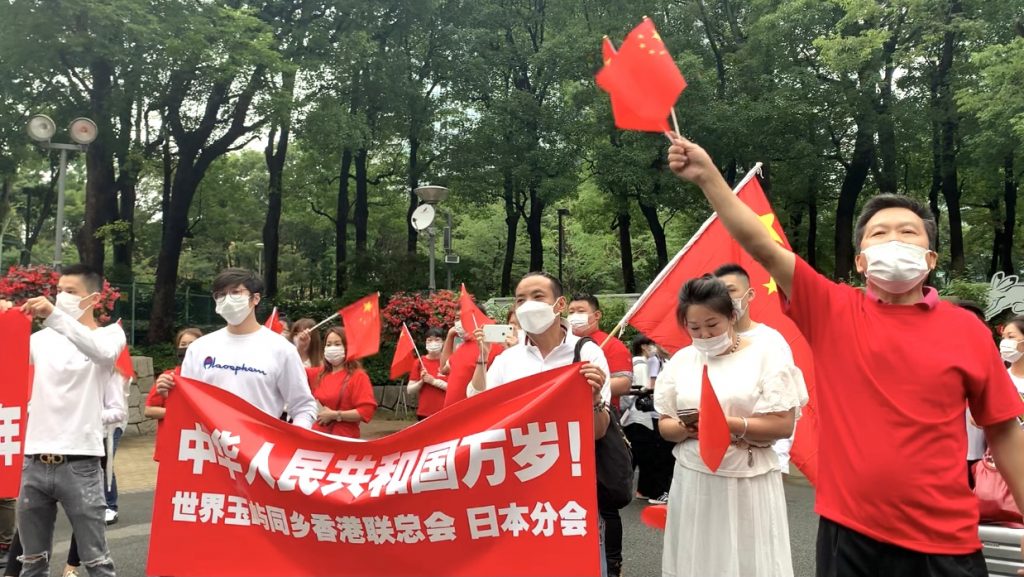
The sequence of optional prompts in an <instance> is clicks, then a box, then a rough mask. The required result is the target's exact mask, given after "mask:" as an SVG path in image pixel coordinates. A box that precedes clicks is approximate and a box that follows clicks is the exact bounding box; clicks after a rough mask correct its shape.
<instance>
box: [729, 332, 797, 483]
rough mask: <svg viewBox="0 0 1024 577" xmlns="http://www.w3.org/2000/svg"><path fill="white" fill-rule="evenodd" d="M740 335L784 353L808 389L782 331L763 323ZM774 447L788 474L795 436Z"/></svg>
mask: <svg viewBox="0 0 1024 577" xmlns="http://www.w3.org/2000/svg"><path fill="white" fill-rule="evenodd" d="M740 336H742V337H744V338H746V339H748V340H751V341H753V340H757V341H760V342H761V343H763V344H764V345H766V346H768V347H770V348H772V349H774V350H776V351H778V353H779V354H780V355H782V357H783V358H784V359H786V361H787V362H788V363H790V364H792V365H794V369H795V370H796V371H797V373H798V374H799V375H800V382H801V387H802V388H803V390H807V385H806V383H804V382H803V378H804V377H803V371H801V370H800V367H797V366H795V363H794V362H793V349H791V348H790V346H789V341H787V340H786V337H784V336H782V333H780V332H779V331H777V330H775V329H773V328H772V327H770V326H768V325H766V324H764V323H761V324H758V325H757V326H755V327H753V328H752V329H750V330H747V331H743V332H742V333H740ZM793 435H796V430H795V429H794V430H793ZM772 448H773V449H775V454H776V455H778V456H779V468H780V469H781V470H782V472H783V473H785V474H787V475H788V474H789V450H790V449H791V448H793V436H792V435H791V436H790V437H789V438H788V439H779V440H778V441H775V444H773V445H772Z"/></svg>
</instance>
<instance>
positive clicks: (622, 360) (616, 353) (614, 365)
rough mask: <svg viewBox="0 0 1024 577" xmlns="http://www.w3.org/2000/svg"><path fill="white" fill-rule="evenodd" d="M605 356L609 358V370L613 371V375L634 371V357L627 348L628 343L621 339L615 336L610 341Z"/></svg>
mask: <svg viewBox="0 0 1024 577" xmlns="http://www.w3.org/2000/svg"><path fill="white" fill-rule="evenodd" d="M598 344H601V343H598ZM604 356H605V359H607V360H608V370H609V371H611V374H612V375H614V374H616V373H632V372H633V357H632V355H630V354H629V349H627V348H626V345H625V344H623V343H622V341H620V340H619V339H616V338H613V339H612V340H610V341H608V345H607V347H606V349H605V351H604ZM609 376H610V375H609Z"/></svg>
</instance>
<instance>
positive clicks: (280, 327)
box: [263, 307, 284, 334]
mask: <svg viewBox="0 0 1024 577" xmlns="http://www.w3.org/2000/svg"><path fill="white" fill-rule="evenodd" d="M263 326H265V327H267V328H268V329H270V330H272V331H274V332H275V333H277V334H281V333H283V332H284V324H282V323H281V319H280V317H278V314H277V307H274V310H273V312H271V313H270V316H269V317H267V320H266V322H264V323H263Z"/></svg>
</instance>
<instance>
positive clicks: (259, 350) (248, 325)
mask: <svg viewBox="0 0 1024 577" xmlns="http://www.w3.org/2000/svg"><path fill="white" fill-rule="evenodd" d="M262 292H263V280H262V279H261V278H260V277H259V276H257V275H256V273H254V272H252V271H250V270H246V269H239V268H229V269H225V270H224V271H222V272H221V273H220V274H219V275H217V278H215V279H214V281H213V300H214V301H215V302H216V303H217V308H216V310H217V314H219V315H220V316H221V317H223V318H224V320H225V321H227V326H226V327H224V328H223V329H220V330H219V331H216V332H213V333H210V334H207V335H204V336H202V337H200V338H198V339H196V340H195V342H193V343H192V344H191V345H189V347H188V350H187V351H186V352H185V360H184V361H183V362H182V363H181V376H183V377H185V378H189V379H194V380H197V381H202V382H204V383H208V384H211V385H213V386H215V387H219V388H221V389H224V390H226V391H228V392H230V393H233V394H235V395H237V396H239V397H241V398H243V399H245V400H246V401H248V402H249V403H251V404H252V405H253V406H255V407H256V408H258V409H260V410H261V411H263V412H265V413H267V414H268V415H272V416H274V417H275V418H276V417H279V416H280V415H281V414H282V413H284V412H285V407H286V406H287V412H288V414H289V415H290V416H291V419H292V422H293V423H294V424H296V425H298V426H300V427H303V428H306V429H308V428H310V427H312V426H313V422H314V421H316V417H317V406H316V401H315V400H314V399H313V395H312V393H310V391H309V383H308V380H307V378H306V371H305V369H303V367H302V359H300V358H299V353H298V351H296V349H295V346H294V345H292V344H291V342H289V341H288V340H287V339H284V338H282V337H281V335H279V334H277V333H275V332H274V331H272V330H270V329H268V328H266V327H264V326H263V325H261V324H260V323H259V322H258V321H257V320H256V305H258V304H259V302H260V297H261V293H262ZM157 387H158V388H159V391H160V393H161V394H163V395H164V396H166V395H167V394H168V392H169V391H170V390H171V389H172V388H173V387H174V379H173V377H172V376H170V375H167V374H164V375H160V377H159V378H158V379H157Z"/></svg>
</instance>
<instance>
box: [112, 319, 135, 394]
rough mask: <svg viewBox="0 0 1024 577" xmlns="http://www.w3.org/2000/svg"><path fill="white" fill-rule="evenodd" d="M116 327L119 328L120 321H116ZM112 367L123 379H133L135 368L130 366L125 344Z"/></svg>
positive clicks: (130, 361) (130, 357) (129, 352)
mask: <svg viewBox="0 0 1024 577" xmlns="http://www.w3.org/2000/svg"><path fill="white" fill-rule="evenodd" d="M117 326H119V327H120V326H121V319H117ZM122 328H123V327H122ZM114 366H115V367H116V368H117V372H119V373H121V376H123V377H124V378H126V379H134V378H135V366H134V365H133V364H132V354H131V351H129V350H128V344H127V343H125V345H124V348H123V349H121V354H119V355H117V361H115V362H114Z"/></svg>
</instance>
